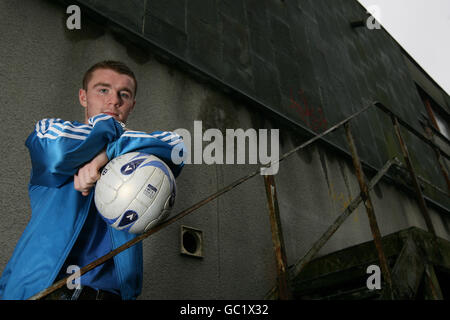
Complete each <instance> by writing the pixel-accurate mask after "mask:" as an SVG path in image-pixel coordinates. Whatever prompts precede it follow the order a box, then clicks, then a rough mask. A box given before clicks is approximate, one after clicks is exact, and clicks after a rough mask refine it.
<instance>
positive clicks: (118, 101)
mask: <svg viewBox="0 0 450 320" xmlns="http://www.w3.org/2000/svg"><path fill="white" fill-rule="evenodd" d="M108 102H109V103H110V104H112V105H113V106H114V107H120V106H121V105H122V102H123V101H122V98H121V97H120V94H119V92H114V91H113V92H111V95H110V97H109V101H108Z"/></svg>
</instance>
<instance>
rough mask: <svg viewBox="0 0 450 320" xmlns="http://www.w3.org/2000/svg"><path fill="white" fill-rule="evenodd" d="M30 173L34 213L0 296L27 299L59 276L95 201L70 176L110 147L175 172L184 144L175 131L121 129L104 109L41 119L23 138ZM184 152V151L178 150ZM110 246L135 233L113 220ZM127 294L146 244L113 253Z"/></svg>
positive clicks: (138, 275) (135, 290)
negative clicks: (175, 157)
mask: <svg viewBox="0 0 450 320" xmlns="http://www.w3.org/2000/svg"><path fill="white" fill-rule="evenodd" d="M25 144H26V146H27V147H28V149H29V152H30V157H31V163H32V172H31V178H30V183H29V196H30V204H31V210H32V213H31V218H30V221H29V223H28V225H27V227H26V228H25V230H24V232H23V234H22V236H21V238H20V239H19V241H18V243H17V245H16V248H15V249H14V252H13V255H12V257H11V259H10V260H9V262H8V264H7V265H6V267H5V269H4V270H3V273H2V276H1V278H0V298H1V299H8V300H13V299H14V300H15V299H27V298H29V297H31V296H33V295H34V294H36V293H38V292H40V291H41V290H43V289H45V288H47V287H49V286H50V285H52V283H53V282H54V281H55V279H56V277H57V275H58V272H59V271H60V269H61V266H62V265H63V263H64V262H65V260H66V258H67V256H68V254H69V252H70V251H71V249H72V246H73V245H74V243H75V240H76V239H77V237H78V234H79V232H80V231H81V228H82V227H83V224H84V221H85V219H86V217H87V214H88V212H89V207H90V205H91V202H92V201H93V199H94V197H93V195H94V192H93V191H91V192H90V193H89V196H87V197H84V196H82V195H81V193H80V192H78V191H76V190H75V189H74V186H73V175H74V174H75V173H76V172H77V171H78V168H79V167H80V166H82V165H83V164H84V163H86V162H88V161H90V160H91V159H92V158H93V157H94V156H95V155H97V154H98V153H99V152H100V151H101V150H103V149H104V148H105V146H106V152H107V155H108V158H109V159H113V158H115V157H117V156H119V155H121V154H124V153H128V152H132V151H140V152H144V153H149V154H153V155H155V156H157V157H159V158H160V159H162V160H163V161H165V162H166V163H167V165H168V166H169V167H170V168H171V169H172V172H173V174H174V176H175V177H176V176H178V174H179V173H180V171H181V168H182V166H183V163H181V164H178V165H175V164H174V163H172V161H171V152H172V149H173V148H174V147H175V146H177V149H178V148H180V149H181V150H184V145H183V141H182V139H181V137H180V136H178V135H177V134H175V133H172V132H153V133H151V134H146V133H144V132H140V131H124V129H123V127H122V125H121V124H120V123H119V122H117V121H116V120H114V118H112V117H111V116H108V115H105V114H99V115H97V116H94V117H92V118H90V119H89V124H82V123H79V122H76V121H75V122H69V121H63V120H61V119H44V120H41V121H39V122H38V123H37V124H36V128H35V130H34V132H33V133H31V134H30V136H29V137H28V139H27V140H26V143H25ZM178 150H179V149H178ZM108 228H109V231H110V232H109V233H110V235H111V242H112V247H113V249H115V248H117V247H119V246H121V245H122V244H124V243H125V242H127V241H129V240H131V239H133V238H134V237H136V235H133V234H129V233H127V232H124V231H118V230H115V229H113V228H111V227H110V226H108ZM114 263H115V266H116V274H117V278H118V282H119V284H120V292H121V295H122V298H123V299H134V298H136V297H137V296H138V295H139V294H140V292H141V289H142V273H143V270H142V268H143V267H142V243H138V244H136V245H134V246H132V247H130V248H129V249H127V250H125V251H123V252H121V253H120V254H118V255H116V256H115V257H114Z"/></svg>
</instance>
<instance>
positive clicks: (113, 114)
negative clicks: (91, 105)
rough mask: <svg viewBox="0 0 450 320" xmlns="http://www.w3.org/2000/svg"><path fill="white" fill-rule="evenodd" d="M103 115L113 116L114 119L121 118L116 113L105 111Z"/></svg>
mask: <svg viewBox="0 0 450 320" xmlns="http://www.w3.org/2000/svg"><path fill="white" fill-rule="evenodd" d="M103 113H104V114H107V115H109V116H111V117H114V118H117V117H119V115H118V114H117V113H114V112H108V111H104V112H103Z"/></svg>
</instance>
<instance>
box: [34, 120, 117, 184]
mask: <svg viewBox="0 0 450 320" xmlns="http://www.w3.org/2000/svg"><path fill="white" fill-rule="evenodd" d="M123 132H124V130H123V128H122V125H121V124H120V123H119V122H117V121H116V120H114V118H112V117H111V116H109V115H105V114H99V115H96V116H94V117H92V118H90V119H89V124H80V123H77V122H69V121H63V120H61V119H44V120H41V121H39V122H38V123H37V124H36V128H35V130H34V131H33V132H32V133H31V134H30V135H29V137H28V139H27V140H26V142H25V145H26V146H27V148H28V149H29V152H30V157H31V164H32V172H31V180H30V183H31V184H35V185H43V186H48V187H58V186H61V185H63V184H64V183H66V182H67V181H68V180H69V179H70V178H71V177H72V176H73V175H74V174H75V173H76V172H77V170H78V168H79V167H80V166H81V165H83V164H84V163H86V162H88V161H90V160H91V159H92V158H94V157H95V156H96V155H97V154H98V153H99V152H100V151H101V150H102V149H103V148H104V147H105V146H106V145H107V144H108V143H109V142H111V141H114V140H116V139H118V138H119V137H120V135H121V134H122V133H123Z"/></svg>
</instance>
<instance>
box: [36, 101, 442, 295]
mask: <svg viewBox="0 0 450 320" xmlns="http://www.w3.org/2000/svg"><path fill="white" fill-rule="evenodd" d="M374 106H375V107H377V108H378V109H380V110H382V111H383V112H384V113H386V114H388V115H389V116H390V117H391V120H392V124H393V126H394V130H395V132H396V136H397V139H398V142H399V146H400V148H401V150H402V154H403V158H404V161H405V164H406V167H407V169H408V171H409V174H410V176H411V179H412V181H413V187H414V191H415V193H416V195H417V197H416V199H417V201H418V206H419V208H420V211H421V213H422V215H423V217H424V220H425V222H426V225H427V228H428V231H429V232H431V233H432V234H433V235H436V233H435V229H434V226H433V224H432V221H431V219H430V215H429V212H428V208H427V206H426V203H425V200H424V195H423V193H422V190H421V187H420V185H419V182H418V178H417V175H416V173H415V171H414V168H413V165H412V163H411V160H410V155H409V151H408V149H407V146H406V144H405V141H404V139H403V136H402V134H401V130H400V125H401V126H403V127H405V128H406V129H407V130H408V131H409V132H411V133H413V134H414V135H415V136H417V137H418V138H419V139H421V140H422V141H424V142H425V143H426V144H427V145H429V146H431V147H432V148H433V150H434V151H435V153H436V156H437V159H438V162H439V163H440V164H442V165H440V169H441V171H442V174H443V176H444V177H445V179H446V182H447V186H448V190H449V192H450V184H449V181H448V173H447V170H446V166H445V165H444V164H443V161H442V157H445V158H447V159H450V156H449V155H448V154H447V153H446V152H444V151H443V150H442V149H441V148H440V147H439V146H438V145H436V144H435V143H434V142H433V140H432V138H431V137H430V136H429V137H425V136H424V135H422V134H421V133H420V132H418V131H417V130H415V129H414V128H412V127H411V126H410V125H409V124H408V123H406V122H405V121H403V120H402V119H401V118H400V117H398V116H397V115H396V114H394V113H393V112H392V111H391V110H389V109H388V108H387V107H385V106H384V105H383V104H381V103H379V102H372V103H370V104H369V105H367V106H365V107H364V108H363V109H361V110H359V111H357V112H356V113H354V114H353V115H351V116H349V117H347V118H345V119H344V120H342V121H340V122H339V123H337V124H335V125H334V126H332V127H330V128H329V129H327V130H325V131H324V132H322V133H320V134H317V135H315V136H314V137H312V138H311V139H309V140H307V141H306V142H304V143H302V144H301V145H299V146H297V147H295V148H294V149H292V150H290V151H289V152H287V153H285V154H284V155H282V156H281V157H280V158H279V160H278V161H277V162H281V161H283V160H285V159H286V158H288V157H289V156H290V155H292V154H293V153H295V152H297V151H299V150H301V149H304V148H305V147H307V146H309V145H311V144H312V143H314V142H316V141H317V140H319V139H322V138H323V137H324V136H326V135H328V134H329V133H331V132H333V131H335V130H337V129H339V128H341V127H344V129H345V133H346V137H347V142H348V145H349V149H350V152H351V157H352V160H353V166H354V168H355V173H356V176H357V179H358V183H359V186H360V194H359V195H358V196H357V197H356V198H354V199H353V200H352V201H351V202H350V204H349V205H348V206H347V207H346V208H345V209H344V210H343V211H342V213H341V214H340V215H339V216H338V217H337V219H336V220H335V221H334V223H333V224H332V225H331V226H330V227H329V228H328V229H327V230H326V232H325V233H324V234H323V235H322V236H321V237H320V238H319V239H318V240H317V241H316V242H315V243H314V245H313V246H312V247H311V249H310V250H309V251H308V252H307V253H306V254H305V255H304V256H303V257H302V258H301V259H299V260H298V261H297V262H296V263H295V264H294V265H292V266H290V267H288V266H287V259H286V252H285V246H284V237H283V233H282V228H281V220H280V214H279V208H278V201H277V197H276V186H275V180H274V178H273V176H264V182H265V187H266V195H267V201H268V206H269V218H270V225H271V233H272V242H273V245H274V251H275V257H276V270H277V286H276V287H274V288H273V289H272V290H271V291H270V292H269V294H268V295H267V296H266V298H267V297H270V296H274V292H275V291H276V292H277V293H278V294H277V295H278V297H279V299H291V298H292V294H291V290H290V288H289V282H290V280H291V279H294V278H295V277H296V276H298V274H299V273H300V272H301V271H302V270H303V269H304V267H305V266H306V265H307V264H308V262H310V261H311V260H312V259H313V258H314V257H315V256H316V254H317V253H318V252H319V250H320V249H321V248H322V247H323V246H324V245H325V243H326V242H327V241H328V240H329V239H330V238H331V236H332V235H333V234H334V233H335V232H336V231H337V230H338V228H339V227H340V226H341V225H342V223H343V222H344V221H345V220H346V219H347V218H348V217H349V216H350V215H351V213H352V212H353V211H354V210H355V209H356V208H357V207H358V206H359V204H360V203H361V202H363V203H364V205H365V208H366V212H367V215H368V218H369V222H370V228H371V231H372V235H373V238H374V243H375V247H376V249H377V252H378V258H379V260H380V264H381V270H382V273H383V276H384V279H385V281H386V283H387V284H388V288H387V290H388V293H387V295H385V296H386V297H389V298H394V297H393V296H392V287H393V284H392V280H391V276H390V270H389V266H388V264H387V261H386V257H385V255H384V251H383V248H382V245H381V233H380V230H379V228H378V223H377V220H376V216H375V211H374V208H373V205H372V201H371V199H370V195H369V191H370V190H371V189H372V188H373V187H374V186H375V185H376V184H377V183H378V182H379V181H380V180H381V178H382V177H383V176H385V175H386V173H387V172H388V170H389V169H390V168H391V167H392V166H393V165H398V166H401V163H400V161H399V160H398V159H397V158H393V159H390V160H389V161H387V162H386V163H385V164H384V165H383V167H382V168H381V169H380V170H379V171H378V172H377V174H376V175H375V176H374V178H373V179H372V180H371V181H370V182H369V183H367V182H366V179H365V175H364V172H363V169H362V165H361V161H360V159H359V156H358V153H357V150H356V146H355V143H354V140H353V136H352V132H351V127H350V121H351V120H353V119H354V118H356V117H357V116H359V115H360V114H361V113H363V112H365V111H367V110H368V109H369V108H371V107H374ZM269 165H273V163H271V164H268V165H267V166H269ZM259 173H260V169H258V170H256V171H254V172H252V173H250V174H248V175H246V176H244V177H242V178H240V179H238V180H236V181H234V182H233V183H231V184H229V185H228V186H226V187H224V188H222V189H220V190H219V191H217V192H215V193H214V194H212V195H210V196H209V197H207V198H205V199H203V200H201V201H200V202H197V203H196V204H194V205H193V206H191V207H189V208H187V209H185V210H183V211H181V212H179V213H178V214H176V215H175V216H173V217H172V218H170V219H168V220H166V221H164V222H162V223H161V224H159V225H157V226H156V227H154V228H152V229H150V230H148V231H147V232H145V233H143V234H141V235H139V236H137V237H136V238H134V239H133V240H131V241H129V242H127V243H125V244H123V245H121V246H120V247H118V248H116V249H114V250H112V251H111V252H109V253H108V254H106V255H104V256H103V257H100V258H99V259H97V260H95V261H93V262H91V263H90V264H88V265H86V266H84V267H83V268H81V269H80V274H79V275H80V276H81V275H83V274H85V273H87V272H88V271H90V270H92V269H94V268H95V267H97V266H99V265H101V264H103V263H105V262H106V261H107V260H109V259H111V258H113V257H114V256H115V255H117V254H119V253H120V252H122V251H124V250H126V249H128V248H130V247H131V246H133V245H135V244H137V243H138V242H141V241H143V240H144V239H146V238H148V237H149V236H151V235H152V234H155V233H156V232H158V231H160V230H162V229H164V228H166V227H167V226H169V225H171V224H173V223H174V222H176V221H178V220H180V219H181V218H183V217H185V216H187V215H188V214H190V213H192V212H194V211H195V210H197V209H198V208H200V207H202V206H204V205H205V204H207V203H209V202H211V201H212V200H214V199H216V198H218V197H219V196H221V195H222V194H224V193H226V192H228V191H230V190H232V189H234V188H235V187H237V186H238V185H240V184H242V183H244V182H245V181H247V180H249V179H251V178H252V177H254V176H256V175H259ZM69 277H70V276H68V277H66V278H64V279H61V280H59V281H57V282H55V283H54V284H53V285H52V286H50V287H48V288H46V289H44V290H42V291H41V292H39V293H37V294H35V295H34V296H32V297H31V298H29V299H30V300H37V299H41V298H43V297H45V296H46V295H48V294H50V293H52V292H54V291H55V290H57V289H59V288H61V287H62V286H64V285H65V284H66V283H67V281H68V279H69Z"/></svg>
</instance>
